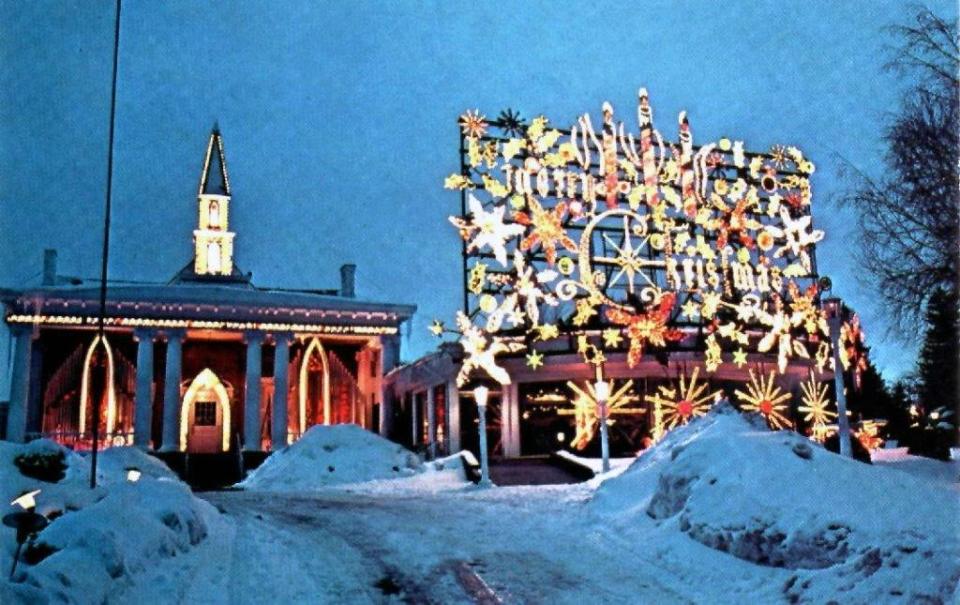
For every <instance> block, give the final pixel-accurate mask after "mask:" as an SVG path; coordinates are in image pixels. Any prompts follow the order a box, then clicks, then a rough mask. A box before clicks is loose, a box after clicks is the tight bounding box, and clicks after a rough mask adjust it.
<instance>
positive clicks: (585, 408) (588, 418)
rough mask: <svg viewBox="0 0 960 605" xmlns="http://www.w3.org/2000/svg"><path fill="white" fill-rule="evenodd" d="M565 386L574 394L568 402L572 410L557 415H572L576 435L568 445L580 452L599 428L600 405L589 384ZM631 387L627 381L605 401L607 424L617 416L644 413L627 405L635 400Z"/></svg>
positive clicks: (635, 407) (631, 383)
mask: <svg viewBox="0 0 960 605" xmlns="http://www.w3.org/2000/svg"><path fill="white" fill-rule="evenodd" d="M567 386H568V387H570V390H571V391H573V392H574V397H573V399H572V400H571V401H570V403H571V405H572V406H573V409H566V410H560V411H559V412H557V413H558V414H560V415H561V416H565V415H572V416H573V417H574V426H575V427H576V434H575V435H574V437H573V439H571V441H570V445H571V446H572V447H573V448H575V449H578V450H582V449H584V448H585V447H587V445H588V444H589V443H590V441H591V440H592V439H593V436H594V435H596V433H597V429H598V428H599V426H600V405H599V403H597V392H596V390H595V389H594V386H593V384H592V383H590V382H587V383H586V384H585V386H584V387H582V388H581V387H580V386H579V385H578V384H577V383H575V382H572V381H571V382H567ZM632 387H633V381H632V380H628V381H626V382H625V383H623V384H622V385H621V386H620V388H619V389H617V390H615V391H612V392H611V394H610V398H609V399H608V400H607V422H608V423H611V422H612V420H611V418H612V417H613V416H614V415H617V414H644V413H646V411H647V410H646V408H642V407H637V406H630V405H629V404H630V403H632V402H634V401H635V400H636V399H637V397H636V396H635V395H633V394H632V392H631V388H632Z"/></svg>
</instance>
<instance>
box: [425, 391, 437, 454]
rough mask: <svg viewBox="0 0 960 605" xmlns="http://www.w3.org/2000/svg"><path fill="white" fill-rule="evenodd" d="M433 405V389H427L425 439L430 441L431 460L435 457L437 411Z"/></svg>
mask: <svg viewBox="0 0 960 605" xmlns="http://www.w3.org/2000/svg"><path fill="white" fill-rule="evenodd" d="M434 405H435V400H434V395H433V387H429V388H427V435H428V436H427V439H429V440H430V446H429V447H430V449H429V452H430V459H431V460H433V459H434V458H436V457H437V411H436V410H435V409H434Z"/></svg>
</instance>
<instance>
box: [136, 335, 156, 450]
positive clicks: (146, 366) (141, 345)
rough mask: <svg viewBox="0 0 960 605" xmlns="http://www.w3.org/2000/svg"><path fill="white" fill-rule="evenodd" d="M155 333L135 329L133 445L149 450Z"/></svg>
mask: <svg viewBox="0 0 960 605" xmlns="http://www.w3.org/2000/svg"><path fill="white" fill-rule="evenodd" d="M154 336H155V332H154V331H153V330H150V329H148V328H137V329H135V330H134V331H133V339H134V340H135V341H137V391H136V395H135V398H134V403H133V444H134V445H135V446H137V447H139V448H140V449H143V450H146V449H149V448H150V425H151V420H152V419H153V338H154Z"/></svg>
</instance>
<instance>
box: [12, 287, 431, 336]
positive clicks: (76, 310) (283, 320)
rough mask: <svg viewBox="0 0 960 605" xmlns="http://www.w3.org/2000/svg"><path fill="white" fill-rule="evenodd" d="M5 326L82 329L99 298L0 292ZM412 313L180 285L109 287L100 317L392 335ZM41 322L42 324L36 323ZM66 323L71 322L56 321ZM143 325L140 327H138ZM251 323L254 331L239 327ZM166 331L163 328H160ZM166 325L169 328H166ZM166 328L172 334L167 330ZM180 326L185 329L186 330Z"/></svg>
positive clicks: (309, 295) (62, 291) (68, 291)
mask: <svg viewBox="0 0 960 605" xmlns="http://www.w3.org/2000/svg"><path fill="white" fill-rule="evenodd" d="M0 300H2V302H3V303H4V304H5V305H6V306H7V310H8V316H7V319H8V322H10V323H51V324H62V323H81V324H82V323H86V321H85V320H86V319H88V318H92V317H96V316H97V313H98V311H99V300H100V291H99V288H97V287H90V286H83V285H81V286H44V287H39V288H32V289H26V290H0ZM415 311H416V306H414V305H403V304H387V303H378V302H370V301H363V300H357V299H353V298H347V297H343V296H335V295H330V294H320V293H316V292H311V291H307V290H274V289H261V288H256V287H253V286H251V285H249V284H235V283H234V284H231V283H216V282H189V283H187V282H181V283H173V284H142V285H141V284H138V285H111V284H108V287H107V309H106V316H107V317H108V318H112V319H113V321H111V322H109V323H111V324H113V325H128V326H137V325H153V324H154V323H155V322H154V321H150V320H158V321H160V322H161V323H162V322H166V323H167V324H170V323H171V321H172V322H174V323H176V322H177V321H182V322H187V323H188V324H191V325H192V324H195V323H197V322H214V323H218V324H224V325H222V326H219V325H211V326H209V327H224V328H228V329H229V328H237V329H240V328H243V327H248V328H253V327H260V325H261V324H263V325H276V326H278V327H277V328H276V329H285V328H283V327H280V326H281V325H286V324H289V325H290V327H289V328H287V329H298V328H297V327H299V328H300V329H304V330H305V329H307V328H309V327H310V326H312V325H339V326H376V327H393V328H396V327H397V326H399V324H400V323H402V322H404V321H406V320H407V319H409V318H410V317H411V316H412V315H413V313H414V312H415ZM42 318H47V319H42ZM65 319H71V320H72V321H64V320H65ZM144 320H147V321H144ZM240 324H257V325H240ZM162 325H166V324H162ZM171 325H173V324H171ZM173 327H176V326H175V325H173ZM184 327H188V326H187V325H186V324H185V325H184Z"/></svg>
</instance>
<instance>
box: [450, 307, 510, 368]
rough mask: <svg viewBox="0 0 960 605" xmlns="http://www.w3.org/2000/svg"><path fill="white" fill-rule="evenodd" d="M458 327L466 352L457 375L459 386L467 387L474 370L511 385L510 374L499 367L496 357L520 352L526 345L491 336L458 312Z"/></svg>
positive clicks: (461, 342)
mask: <svg viewBox="0 0 960 605" xmlns="http://www.w3.org/2000/svg"><path fill="white" fill-rule="evenodd" d="M457 327H458V328H459V329H460V333H461V337H460V344H461V345H463V352H464V358H463V363H462V364H461V365H460V372H459V373H457V386H463V385H465V384H466V383H467V382H468V381H469V380H470V373H471V372H472V371H473V370H483V371H484V372H485V373H486V374H487V376H489V377H490V378H492V379H494V380H496V381H497V382H499V383H500V384H510V374H508V373H507V371H506V370H505V369H503V368H502V367H500V366H498V365H497V362H496V356H497V355H498V354H500V353H508V352H516V351H520V350H522V349H523V348H524V345H523V344H522V343H514V342H508V341H505V340H503V339H502V338H498V337H491V336H489V335H488V334H487V333H486V332H485V331H484V330H482V329H481V328H479V327H478V326H475V325H473V323H472V322H471V321H470V318H469V317H467V316H466V315H464V313H463V312H462V311H459V312H457Z"/></svg>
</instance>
